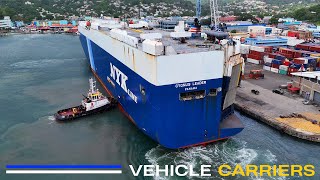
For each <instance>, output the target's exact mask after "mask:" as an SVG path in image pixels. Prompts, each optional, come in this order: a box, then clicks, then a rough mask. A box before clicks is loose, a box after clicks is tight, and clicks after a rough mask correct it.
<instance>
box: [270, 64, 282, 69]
mask: <svg viewBox="0 0 320 180" xmlns="http://www.w3.org/2000/svg"><path fill="white" fill-rule="evenodd" d="M271 66H272V67H273V68H276V69H279V66H280V65H279V64H272V65H271Z"/></svg>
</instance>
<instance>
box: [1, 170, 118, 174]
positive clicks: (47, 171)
mask: <svg viewBox="0 0 320 180" xmlns="http://www.w3.org/2000/svg"><path fill="white" fill-rule="evenodd" d="M6 174H122V171H121V170H6Z"/></svg>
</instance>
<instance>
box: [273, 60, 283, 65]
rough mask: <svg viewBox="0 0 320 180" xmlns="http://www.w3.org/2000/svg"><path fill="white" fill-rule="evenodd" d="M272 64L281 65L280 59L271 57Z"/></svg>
mask: <svg viewBox="0 0 320 180" xmlns="http://www.w3.org/2000/svg"><path fill="white" fill-rule="evenodd" d="M272 64H278V65H281V64H282V60H278V59H273V60H272Z"/></svg>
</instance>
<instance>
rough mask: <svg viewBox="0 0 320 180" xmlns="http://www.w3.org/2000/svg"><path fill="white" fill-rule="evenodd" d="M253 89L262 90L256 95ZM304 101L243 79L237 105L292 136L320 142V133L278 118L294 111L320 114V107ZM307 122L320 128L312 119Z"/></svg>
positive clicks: (240, 109) (237, 107) (243, 110)
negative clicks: (276, 92) (252, 91)
mask: <svg viewBox="0 0 320 180" xmlns="http://www.w3.org/2000/svg"><path fill="white" fill-rule="evenodd" d="M270 80H272V79H269V80H264V79H262V80H250V81H257V82H258V81H260V82H259V83H262V82H263V81H270ZM266 83H270V82H266ZM252 89H255V90H258V91H260V94H259V95H255V94H253V93H251V90H252ZM302 101H303V99H302V98H300V97H298V96H296V97H294V98H290V97H288V96H284V95H279V94H275V93H273V92H272V91H271V90H270V89H266V88H263V87H261V86H258V85H256V84H253V83H251V82H249V81H242V82H241V88H238V91H237V97H236V102H235V107H236V109H238V110H239V111H241V112H243V113H245V114H247V115H249V116H251V117H253V118H255V119H257V120H259V121H262V122H264V123H266V124H268V125H270V126H271V127H274V128H276V129H278V130H280V131H282V132H285V133H287V134H289V135H291V136H295V137H298V138H301V139H305V140H309V141H314V142H320V133H314V132H311V131H308V130H307V129H300V128H297V127H294V126H292V125H291V124H290V123H283V122H281V121H279V120H277V118H279V117H280V116H281V115H290V114H292V113H297V114H303V113H314V114H319V107H315V106H313V105H304V104H303V103H302ZM305 121H307V120H305ZM318 122H320V121H318ZM307 123H310V126H315V128H316V129H317V128H319V129H320V126H319V124H318V125H315V124H312V122H311V121H310V122H308V121H307Z"/></svg>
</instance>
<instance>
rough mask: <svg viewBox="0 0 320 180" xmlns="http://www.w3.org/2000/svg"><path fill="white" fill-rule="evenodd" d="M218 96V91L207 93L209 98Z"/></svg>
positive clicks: (213, 90)
mask: <svg viewBox="0 0 320 180" xmlns="http://www.w3.org/2000/svg"><path fill="white" fill-rule="evenodd" d="M217 94H218V89H210V92H209V94H208V95H209V96H217Z"/></svg>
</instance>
